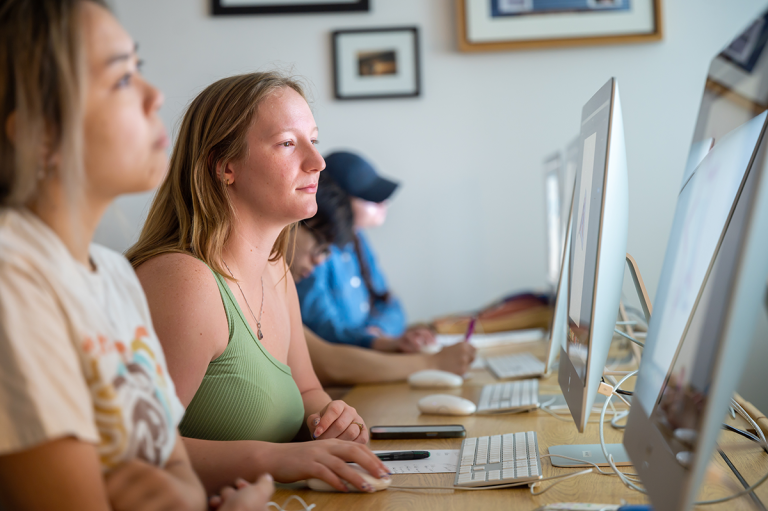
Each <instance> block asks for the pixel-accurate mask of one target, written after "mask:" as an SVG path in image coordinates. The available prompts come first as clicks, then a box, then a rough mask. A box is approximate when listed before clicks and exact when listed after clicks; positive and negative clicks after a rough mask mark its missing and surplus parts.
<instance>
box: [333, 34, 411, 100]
mask: <svg viewBox="0 0 768 511" xmlns="http://www.w3.org/2000/svg"><path fill="white" fill-rule="evenodd" d="M332 38H333V78H334V91H335V95H336V98H337V99H371V98H404V97H413V96H418V95H419V94H420V93H421V91H420V87H421V85H420V76H419V75H420V69H419V29H418V28H416V27H396V28H372V29H371V28H369V29H360V30H337V31H335V32H333V35H332Z"/></svg>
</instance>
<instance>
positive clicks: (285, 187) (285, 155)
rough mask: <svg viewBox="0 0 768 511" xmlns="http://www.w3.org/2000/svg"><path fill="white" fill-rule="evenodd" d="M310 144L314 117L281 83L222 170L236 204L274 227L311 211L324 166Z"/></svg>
mask: <svg viewBox="0 0 768 511" xmlns="http://www.w3.org/2000/svg"><path fill="white" fill-rule="evenodd" d="M316 144H317V125H316V124H315V118H314V117H313V115H312V111H311V110H310V109H309V105H308V104H307V102H306V101H305V100H304V98H303V97H301V95H300V94H299V93H297V92H296V91H295V90H293V89H291V88H290V87H286V88H284V89H282V90H280V91H278V92H276V93H274V94H271V95H270V96H269V97H267V98H265V99H264V100H263V101H262V103H261V104H260V105H259V107H258V109H257V111H256V115H255V121H254V122H253V124H252V125H251V127H250V129H249V130H248V135H247V145H248V152H247V154H246V156H245V157H244V158H243V159H241V160H239V161H236V162H230V163H229V164H228V165H227V168H226V169H225V173H224V174H225V175H224V179H226V180H228V182H229V183H230V186H229V193H230V197H231V198H232V200H233V202H234V203H235V206H236V207H237V209H238V210H242V209H248V210H250V211H251V213H252V214H253V215H254V216H255V217H256V218H258V219H259V220H260V221H262V222H266V223H270V224H272V225H277V226H286V225H288V224H290V223H292V222H296V221H298V220H302V219H304V218H309V217H311V216H313V215H314V214H315V213H316V212H317V203H316V202H315V194H316V193H317V181H318V179H319V176H320V171H321V170H323V169H324V168H325V160H323V157H322V156H321V155H320V153H319V152H318V151H317V148H316V147H315V145H316Z"/></svg>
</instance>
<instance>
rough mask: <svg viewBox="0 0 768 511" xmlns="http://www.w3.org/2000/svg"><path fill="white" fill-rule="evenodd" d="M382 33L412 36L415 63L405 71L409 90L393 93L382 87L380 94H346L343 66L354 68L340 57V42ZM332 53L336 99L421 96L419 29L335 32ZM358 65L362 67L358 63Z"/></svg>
mask: <svg viewBox="0 0 768 511" xmlns="http://www.w3.org/2000/svg"><path fill="white" fill-rule="evenodd" d="M373 33H381V34H384V35H387V34H399V35H405V34H408V35H411V36H412V45H411V48H410V51H411V52H412V53H411V59H412V63H413V67H412V68H408V69H406V70H405V71H407V72H408V73H409V75H410V76H411V80H409V82H410V83H409V85H410V87H409V90H407V91H399V92H398V91H392V90H388V89H387V88H386V87H382V89H381V90H380V91H379V92H365V93H349V92H345V91H344V90H342V89H343V86H342V81H343V79H342V66H350V65H352V66H354V64H350V63H349V62H348V59H347V61H346V62H345V59H344V56H342V55H340V41H341V39H342V38H344V37H354V36H355V35H360V34H373ZM331 52H332V57H333V59H332V60H333V91H334V96H335V98H336V99H339V100H359V99H394V98H412V97H418V96H420V95H421V60H420V59H421V57H420V42H419V28H418V27H415V26H404V27H382V28H361V29H344V30H335V31H334V32H332V34H331ZM358 65H362V63H361V62H359V61H358Z"/></svg>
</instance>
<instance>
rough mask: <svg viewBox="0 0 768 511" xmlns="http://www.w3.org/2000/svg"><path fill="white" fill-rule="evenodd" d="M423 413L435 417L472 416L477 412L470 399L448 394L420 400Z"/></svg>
mask: <svg viewBox="0 0 768 511" xmlns="http://www.w3.org/2000/svg"><path fill="white" fill-rule="evenodd" d="M419 410H421V413H431V414H435V415H472V414H473V413H475V411H476V410H477V406H475V403H473V402H472V401H470V400H469V399H464V398H463V397H459V396H451V395H448V394H432V395H431V396H427V397H423V398H421V399H420V400H419Z"/></svg>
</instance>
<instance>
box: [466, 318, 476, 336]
mask: <svg viewBox="0 0 768 511" xmlns="http://www.w3.org/2000/svg"><path fill="white" fill-rule="evenodd" d="M475 323H477V318H476V317H474V316H473V317H472V319H470V320H469V326H468V327H467V335H465V336H464V342H469V340H470V339H472V334H474V333H475Z"/></svg>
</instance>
